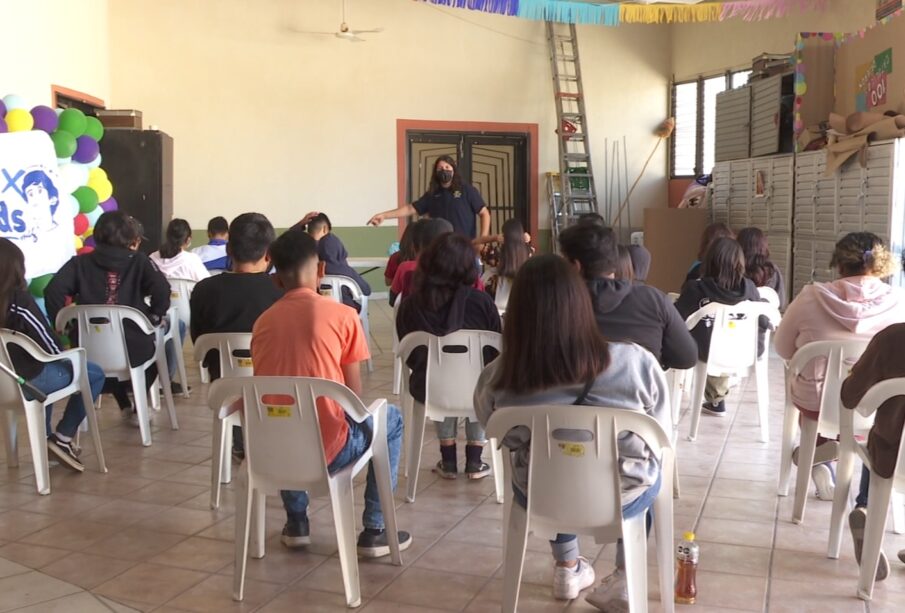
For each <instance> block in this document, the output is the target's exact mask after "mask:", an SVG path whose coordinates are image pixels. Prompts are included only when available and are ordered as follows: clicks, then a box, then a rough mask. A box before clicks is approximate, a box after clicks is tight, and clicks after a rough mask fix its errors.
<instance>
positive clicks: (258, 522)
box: [248, 489, 267, 560]
mask: <svg viewBox="0 0 905 613" xmlns="http://www.w3.org/2000/svg"><path fill="white" fill-rule="evenodd" d="M266 523H267V496H266V494H264V492H262V491H260V490H257V489H256V490H255V491H254V496H253V498H252V501H251V522H250V523H249V526H250V530H249V534H250V537H249V545H248V555H249V556H251V557H252V558H254V559H256V560H260V559H261V558H263V557H264V538H265V529H266Z"/></svg>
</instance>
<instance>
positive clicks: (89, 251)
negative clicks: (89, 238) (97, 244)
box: [76, 247, 94, 255]
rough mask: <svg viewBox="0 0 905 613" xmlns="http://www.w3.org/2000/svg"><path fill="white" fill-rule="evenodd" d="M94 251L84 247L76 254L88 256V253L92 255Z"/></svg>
mask: <svg viewBox="0 0 905 613" xmlns="http://www.w3.org/2000/svg"><path fill="white" fill-rule="evenodd" d="M92 251H94V247H82V248H81V249H79V250H78V251H76V253H78V254H79V255H86V254H88V253H91V252H92Z"/></svg>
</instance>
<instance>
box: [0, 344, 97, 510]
mask: <svg viewBox="0 0 905 613" xmlns="http://www.w3.org/2000/svg"><path fill="white" fill-rule="evenodd" d="M0 345H2V347H0V363H3V364H4V365H5V366H6V367H8V368H10V369H13V370H15V367H14V366H13V363H12V360H11V359H10V357H9V352H8V348H7V346H8V345H16V346H17V347H20V348H22V349H23V350H24V351H25V352H26V353H28V355H30V356H31V357H32V358H34V359H35V360H37V361H38V362H41V363H43V364H48V363H50V362H58V361H65V362H69V364H70V365H71V366H72V372H73V377H72V382H71V383H70V384H69V385H67V386H66V387H64V388H62V389H60V390H57V391H56V392H53V393H52V394H47V399H46V400H44V401H43V402H40V401H37V400H28V399H26V398H25V394H23V393H22V389H21V388H20V387H19V384H18V383H17V382H16V381H14V380H13V379H12V378H11V377H9V376H7V375H6V374H3V373H0V408H2V409H3V410H4V411H3V412H4V413H5V415H3V418H0V428H2V429H3V431H4V441H5V443H6V464H7V466H10V467H16V466H18V465H19V445H18V436H17V430H18V421H17V419H16V413H17V412H18V411H19V410H20V409H21V410H22V411H23V412H24V413H25V423H26V426H27V427H28V444H29V447H31V461H32V463H33V464H34V466H35V482H36V485H37V488H38V493H39V494H41V495H42V496H43V495H46V494H49V493H50V470H49V465H48V461H47V426H46V425H45V421H46V411H47V407H48V406H50V405H52V404H57V408H58V410H60V411H61V410H62V409H60V406H61V405H62V401H63V400H64V399H66V398H69V397H70V396H74V395H75V394H81V395H82V401H83V402H84V404H85V414H86V417H87V419H88V424H89V426H90V428H91V440H92V442H93V443H94V451H95V453H96V454H97V469H98V471H99V472H102V473H105V472H107V464H106V462H105V461H104V450H103V447H102V445H101V435H100V430H99V428H98V425H97V415H96V414H95V412H94V399H93V398H92V397H91V386H90V385H89V383H88V370H87V364H88V359H87V357H86V355H85V350H84V349H70V350H68V351H63V352H61V353H57V354H49V353H47V352H45V351H44V350H43V349H41V347H40V346H39V345H38V344H37V343H35V342H34V341H33V340H32V339H30V338H28V337H27V336H25V335H24V334H17V333H16V332H13V331H12V330H7V329H5V328H4V329H2V330H0ZM58 414H59V413H58Z"/></svg>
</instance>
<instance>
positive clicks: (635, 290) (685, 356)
mask: <svg viewBox="0 0 905 613" xmlns="http://www.w3.org/2000/svg"><path fill="white" fill-rule="evenodd" d="M587 284H588V289H589V290H590V292H591V300H592V301H593V302H594V315H595V316H596V317H597V325H598V327H599V328H600V331H601V332H602V333H603V336H604V337H605V338H606V339H607V340H608V341H616V342H629V343H635V344H637V345H641V346H642V347H644V348H645V349H647V350H648V351H650V352H651V353H652V354H654V356H655V357H656V358H657V360H659V362H660V364H661V365H662V366H663V368H679V369H685V368H692V367H693V366H694V365H695V364H696V363H697V357H698V348H697V345H696V344H695V342H694V339H693V338H692V337H691V334H690V333H689V332H688V328H686V327H685V321H684V320H683V319H682V318H681V317H680V316H679V313H678V311H676V309H675V307H674V306H673V305H672V301H671V300H670V299H669V297H668V296H667V295H666V294H664V293H663V292H661V291H660V290H658V289H657V288H655V287H650V286H647V285H643V284H639V283H631V282H630V281H625V280H621V279H620V280H616V279H604V278H601V279H593V280H591V281H588V282H587Z"/></svg>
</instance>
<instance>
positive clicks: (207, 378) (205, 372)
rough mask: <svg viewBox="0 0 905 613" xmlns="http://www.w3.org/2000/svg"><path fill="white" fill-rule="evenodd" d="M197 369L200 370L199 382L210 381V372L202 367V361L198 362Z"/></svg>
mask: <svg viewBox="0 0 905 613" xmlns="http://www.w3.org/2000/svg"><path fill="white" fill-rule="evenodd" d="M198 370H199V371H200V372H201V382H202V383H210V382H211V373H210V371H209V370H208V369H206V368H205V367H204V362H198Z"/></svg>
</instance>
